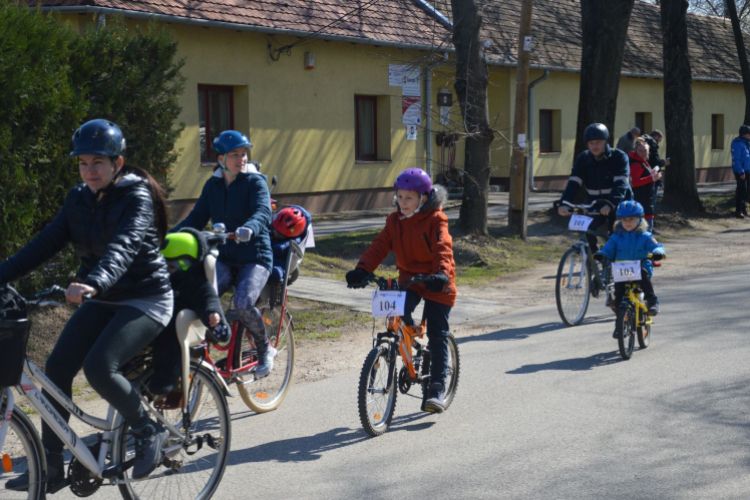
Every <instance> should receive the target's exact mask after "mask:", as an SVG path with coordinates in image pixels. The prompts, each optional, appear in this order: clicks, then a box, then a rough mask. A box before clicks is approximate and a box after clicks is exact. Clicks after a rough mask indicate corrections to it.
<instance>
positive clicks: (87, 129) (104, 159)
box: [0, 120, 173, 493]
mask: <svg viewBox="0 0 750 500" xmlns="http://www.w3.org/2000/svg"><path fill="white" fill-rule="evenodd" d="M124 149H125V139H124V138H123V136H122V132H121V131H120V129H119V128H118V127H117V125H115V124H114V123H111V122H108V121H106V120H92V121H90V122H87V123H85V124H84V125H83V126H81V128H79V129H78V130H77V131H76V132H75V134H74V135H73V152H72V153H71V156H77V157H78V166H79V170H80V173H81V177H82V179H83V181H84V183H83V184H80V185H78V186H76V187H74V188H73V189H71V190H70V192H69V193H68V195H67V198H66V200H65V204H64V205H63V207H62V208H61V209H60V212H58V214H57V216H56V217H55V218H54V220H53V221H52V222H51V223H50V224H49V225H47V227H45V228H44V229H43V230H42V231H41V232H40V233H39V235H37V237H36V238H34V239H33V240H32V241H31V242H29V243H28V244H27V245H26V246H24V247H23V248H22V249H21V250H19V252H18V253H17V254H15V255H14V256H12V257H10V258H9V259H7V260H6V261H5V262H3V263H2V264H0V284H3V283H7V282H10V281H14V280H16V279H18V278H20V277H22V276H23V275H25V274H27V273H29V272H31V271H32V270H34V269H35V268H37V267H38V266H40V265H41V264H42V263H44V262H45V261H46V260H48V259H50V258H51V257H53V256H54V255H55V254H56V253H57V252H59V251H60V250H62V249H63V248H64V247H65V246H66V245H67V244H68V243H72V245H73V248H74V250H75V252H76V253H77V254H78V256H79V257H80V259H81V267H80V269H79V270H78V274H77V276H76V278H75V279H74V282H73V283H71V284H70V286H68V288H67V290H66V292H65V297H66V299H67V301H68V302H69V303H74V304H80V303H82V302H83V299H84V296H85V295H90V296H91V300H88V301H86V303H84V304H83V305H82V306H81V307H79V308H78V309H77V310H76V312H75V313H74V314H73V316H72V317H71V318H70V320H69V321H68V323H67V325H66V326H65V328H64V329H63V332H62V334H61V335H60V338H59V339H58V341H57V344H56V345H55V348H54V350H53V351H52V354H51V355H50V357H49V358H48V360H47V364H46V367H45V372H46V374H47V376H48V377H49V378H50V380H52V381H53V382H54V383H55V385H57V387H59V388H60V389H61V390H62V391H63V392H64V393H65V394H66V395H68V397H70V396H71V394H72V383H73V378H74V377H75V375H76V374H77V373H78V371H79V370H80V369H81V368H83V370H84V373H85V374H86V378H87V380H88V381H89V383H90V384H91V386H92V387H93V388H94V389H95V390H96V391H97V392H98V393H99V394H100V395H101V396H102V397H103V398H104V399H105V400H106V401H107V402H109V403H110V404H111V405H112V406H113V407H114V408H115V409H116V410H117V411H118V412H119V413H120V414H121V415H122V416H123V417H124V418H125V420H126V421H127V422H128V424H129V425H130V427H131V429H132V430H133V431H132V432H133V434H134V435H135V436H136V448H137V450H136V455H137V459H136V463H135V465H134V468H133V471H132V473H131V475H132V477H134V478H136V479H137V478H140V477H145V476H147V475H148V474H150V473H151V471H153V470H154V468H155V467H156V466H157V465H158V462H159V461H160V460H161V459H160V456H161V447H162V444H163V443H164V442H165V441H166V438H167V437H168V431H166V430H165V429H164V428H163V427H162V426H161V425H160V424H158V423H156V422H154V421H152V420H151V419H150V418H149V416H148V413H147V412H146V411H145V410H144V408H143V407H142V406H141V402H140V400H139V398H138V395H137V394H136V391H135V390H134V389H133V387H132V385H131V384H130V382H129V381H128V380H127V379H126V378H125V377H124V376H123V375H122V374H121V373H120V372H119V370H120V368H121V367H122V366H123V365H124V364H125V363H127V362H128V361H130V360H131V359H132V358H133V357H134V356H135V355H136V354H137V353H138V352H139V351H141V350H142V349H143V348H144V347H146V346H148V345H149V344H150V343H151V341H153V340H154V339H155V338H156V337H157V336H158V334H159V333H160V332H161V331H162V330H163V329H164V327H165V326H166V325H167V323H169V320H170V319H171V317H172V309H173V296H172V289H171V287H170V284H169V273H168V272H167V267H166V262H165V260H164V258H163V257H162V255H161V254H160V253H159V246H160V242H161V240H163V238H164V236H165V234H166V231H167V213H166V205H165V202H164V197H163V191H162V189H161V187H160V186H159V185H158V183H156V181H155V180H154V179H153V178H151V176H150V175H148V173H146V172H145V171H143V170H141V169H138V168H135V167H128V166H124V159H123V157H122V153H123V151H124ZM48 399H49V400H50V401H51V402H52V404H53V405H54V406H55V408H56V409H57V411H58V412H59V413H60V414H61V415H63V417H64V418H65V419H66V420H67V419H68V418H69V417H70V415H69V414H68V412H67V411H65V410H64V408H63V407H62V406H61V405H59V404H58V403H57V402H56V401H55V400H54V399H53V398H51V397H48ZM42 443H43V444H44V447H45V448H46V450H47V473H48V481H47V489H48V492H49V493H54V492H56V491H58V490H59V489H61V488H62V487H64V486H65V484H66V480H65V469H64V462H63V455H62V451H63V442H62V441H61V440H60V439H59V438H58V437H57V436H56V435H55V434H54V433H53V431H52V430H51V429H50V428H49V427H48V426H47V425H46V424H43V425H42ZM5 487H6V488H8V489H13V490H23V489H24V488H28V475H25V476H20V477H18V478H16V479H14V480H11V481H8V482H7V483H6V485H5Z"/></svg>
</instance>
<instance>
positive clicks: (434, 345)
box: [404, 290, 451, 386]
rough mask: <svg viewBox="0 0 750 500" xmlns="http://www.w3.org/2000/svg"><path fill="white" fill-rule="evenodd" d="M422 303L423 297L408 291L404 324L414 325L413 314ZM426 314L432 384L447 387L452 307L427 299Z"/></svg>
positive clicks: (425, 303) (425, 302) (425, 304)
mask: <svg viewBox="0 0 750 500" xmlns="http://www.w3.org/2000/svg"><path fill="white" fill-rule="evenodd" d="M421 301H422V297H420V296H419V295H417V294H416V293H414V292H412V291H411V290H407V291H406V303H405V304H404V323H406V324H407V325H409V326H412V325H414V320H413V318H412V313H413V312H414V309H416V307H417V306H418V305H419V303H420V302H421ZM424 314H425V319H426V320H427V340H428V344H427V348H428V349H429V350H430V383H432V382H436V383H437V382H440V383H441V384H443V386H445V379H446V378H447V377H448V335H449V334H450V326H449V325H448V317H449V316H450V314H451V306H448V305H445V304H440V303H439V302H435V301H433V300H427V299H425V301H424Z"/></svg>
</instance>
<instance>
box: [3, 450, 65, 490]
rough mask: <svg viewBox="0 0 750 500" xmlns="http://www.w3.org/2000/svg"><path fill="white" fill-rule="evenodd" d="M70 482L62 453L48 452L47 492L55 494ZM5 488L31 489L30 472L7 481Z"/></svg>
mask: <svg viewBox="0 0 750 500" xmlns="http://www.w3.org/2000/svg"><path fill="white" fill-rule="evenodd" d="M69 484H70V482H69V481H68V478H67V477H66V475H65V460H64V459H63V454H62V453H47V494H49V495H54V494H55V493H57V492H58V491H60V490H61V489H63V488H65V487H66V486H68V485H69ZM5 489H6V490H10V491H29V473H28V472H24V473H23V474H21V475H20V476H18V477H16V478H14V479H10V480H8V481H6V482H5Z"/></svg>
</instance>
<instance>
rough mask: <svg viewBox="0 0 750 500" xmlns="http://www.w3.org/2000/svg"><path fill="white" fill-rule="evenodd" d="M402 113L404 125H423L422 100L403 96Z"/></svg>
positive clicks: (417, 97) (416, 97)
mask: <svg viewBox="0 0 750 500" xmlns="http://www.w3.org/2000/svg"><path fill="white" fill-rule="evenodd" d="M401 113H402V117H403V123H404V125H421V124H422V98H421V97H419V96H401Z"/></svg>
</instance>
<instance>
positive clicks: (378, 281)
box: [347, 273, 427, 290]
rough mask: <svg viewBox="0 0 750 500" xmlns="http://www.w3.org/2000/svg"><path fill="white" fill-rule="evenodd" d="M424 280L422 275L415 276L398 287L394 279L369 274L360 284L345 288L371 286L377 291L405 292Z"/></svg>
mask: <svg viewBox="0 0 750 500" xmlns="http://www.w3.org/2000/svg"><path fill="white" fill-rule="evenodd" d="M426 279H427V276H425V275H424V274H417V275H415V276H413V277H412V278H411V279H410V280H409V281H407V282H406V283H404V284H403V285H399V284H398V281H397V280H395V279H388V278H383V277H382V276H375V274H373V273H370V275H369V276H367V277H366V278H365V279H364V280H362V281H361V282H360V283H356V284H353V285H349V284H347V287H348V288H365V287H366V286H367V285H370V284H373V285H376V286H377V287H378V289H379V290H407V289H408V288H409V287H410V286H412V285H423V284H424V282H425V280H426Z"/></svg>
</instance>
